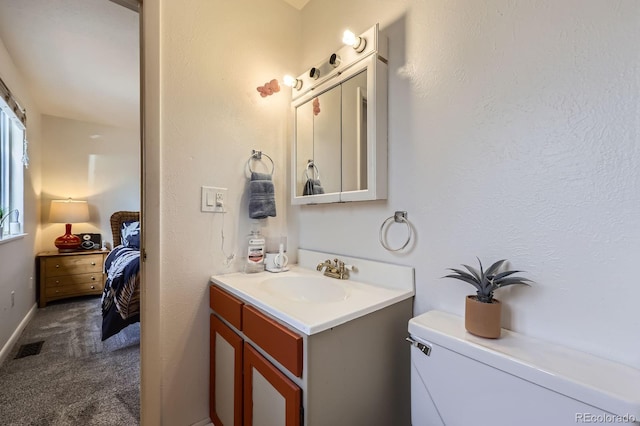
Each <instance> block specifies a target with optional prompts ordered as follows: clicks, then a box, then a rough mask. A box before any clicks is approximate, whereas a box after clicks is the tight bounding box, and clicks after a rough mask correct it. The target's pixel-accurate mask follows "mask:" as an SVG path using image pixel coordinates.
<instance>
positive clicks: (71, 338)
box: [0, 296, 140, 426]
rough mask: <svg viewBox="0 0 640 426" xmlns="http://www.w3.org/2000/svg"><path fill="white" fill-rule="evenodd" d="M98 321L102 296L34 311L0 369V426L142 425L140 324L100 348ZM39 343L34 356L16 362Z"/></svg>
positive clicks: (59, 303) (61, 303)
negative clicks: (20, 354) (20, 352)
mask: <svg viewBox="0 0 640 426" xmlns="http://www.w3.org/2000/svg"><path fill="white" fill-rule="evenodd" d="M101 319H102V317H101V313H100V297H99V296H98V297H85V298H76V299H70V300H68V301H60V302H54V303H52V304H50V305H48V306H47V307H46V308H44V309H38V311H37V313H36V315H35V316H34V318H33V319H32V320H31V322H30V323H29V324H28V325H27V327H26V328H25V330H24V331H23V332H22V335H21V336H20V339H19V340H18V342H17V344H16V345H15V347H14V348H13V350H12V352H11V353H10V354H9V356H8V357H7V358H6V360H5V361H4V363H3V364H2V366H0V424H2V425H3V426H4V425H14V426H17V425H21V426H22V425H33V426H36V425H37V426H49V425H50V426H58V425H61V426H62V425H64V426H72V425H115V426H121V425H122V426H129V425H137V424H139V423H140V414H139V413H140V396H139V388H140V324H133V325H130V326H129V327H127V328H125V329H124V330H122V331H121V332H120V333H118V334H117V335H115V336H113V337H111V338H110V339H107V340H106V341H105V342H101V341H100V328H101ZM38 341H44V343H43V345H42V349H41V351H40V353H39V354H37V355H31V356H26V357H24V358H19V359H14V358H15V356H16V354H17V353H18V350H19V348H20V347H21V346H22V345H24V344H29V343H33V342H38Z"/></svg>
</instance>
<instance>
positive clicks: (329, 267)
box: [316, 258, 353, 280]
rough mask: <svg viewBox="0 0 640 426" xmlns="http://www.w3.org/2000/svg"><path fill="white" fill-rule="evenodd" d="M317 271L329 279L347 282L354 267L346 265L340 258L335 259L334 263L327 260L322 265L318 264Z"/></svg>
mask: <svg viewBox="0 0 640 426" xmlns="http://www.w3.org/2000/svg"><path fill="white" fill-rule="evenodd" d="M316 270H318V271H320V272H322V273H323V274H324V275H325V276H327V277H331V278H337V279H339V280H346V279H348V278H349V271H353V265H346V264H345V263H344V262H343V261H341V260H340V259H338V258H335V259H333V262H332V261H331V260H330V259H327V260H325V261H324V262H322V263H318V266H316Z"/></svg>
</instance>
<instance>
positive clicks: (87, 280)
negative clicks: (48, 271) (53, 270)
mask: <svg viewBox="0 0 640 426" xmlns="http://www.w3.org/2000/svg"><path fill="white" fill-rule="evenodd" d="M103 280H104V275H102V273H96V272H93V273H90V274H76V275H64V276H63V275H59V276H55V277H50V278H47V279H46V281H45V286H46V287H47V288H48V287H59V286H63V285H75V284H96V283H97V284H101V283H102V281H103Z"/></svg>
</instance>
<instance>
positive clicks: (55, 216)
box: [49, 198, 89, 223]
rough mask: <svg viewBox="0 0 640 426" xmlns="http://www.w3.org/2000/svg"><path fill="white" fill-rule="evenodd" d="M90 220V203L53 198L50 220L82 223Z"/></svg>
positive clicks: (53, 221)
mask: <svg viewBox="0 0 640 426" xmlns="http://www.w3.org/2000/svg"><path fill="white" fill-rule="evenodd" d="M88 221H89V204H87V202H86V201H76V200H72V199H71V198H69V199H67V200H51V210H50V211H49V222H52V223H81V222H88Z"/></svg>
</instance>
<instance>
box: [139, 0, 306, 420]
mask: <svg viewBox="0 0 640 426" xmlns="http://www.w3.org/2000/svg"><path fill="white" fill-rule="evenodd" d="M147 12H148V13H149V14H148V15H147ZM145 19H148V20H149V22H147V23H146V24H145V31H146V33H145V45H146V47H148V48H149V50H147V51H146V55H147V56H146V60H147V61H148V63H147V66H149V64H152V65H151V66H152V67H151V68H148V69H147V74H146V75H147V77H149V80H148V81H147V97H146V101H147V105H146V106H147V108H148V109H147V114H148V115H147V120H148V121H147V124H148V126H149V127H148V128H149V130H150V132H149V133H148V138H147V140H146V146H145V152H146V160H147V161H146V166H145V170H144V175H145V178H146V179H147V181H146V184H145V204H144V208H145V212H147V213H146V214H147V216H146V220H147V221H148V222H147V224H148V225H145V230H146V231H145V232H146V233H148V234H149V235H147V236H145V237H144V238H145V239H146V241H147V247H148V251H147V254H148V258H147V262H146V264H145V266H144V268H145V272H146V275H145V276H146V277H147V279H145V286H146V288H145V290H144V291H145V294H144V296H143V298H144V299H143V304H144V303H147V305H146V307H143V309H144V310H145V312H144V313H143V345H142V350H143V353H142V357H143V364H142V368H143V370H142V380H143V392H144V390H145V389H146V390H148V392H149V393H147V394H144V393H143V396H144V398H145V401H143V404H144V405H143V415H144V416H145V418H144V420H145V421H149V422H150V423H149V424H152V423H153V424H157V423H160V422H161V424H164V425H188V424H193V423H196V422H199V421H202V420H204V419H208V415H209V411H208V409H209V408H208V407H209V400H208V391H209V375H208V372H209V307H208V300H209V299H208V280H209V277H210V276H211V275H213V274H217V273H223V272H225V271H234V270H238V269H239V268H240V265H239V264H238V263H235V264H233V265H231V266H230V267H229V268H226V267H225V266H224V265H223V258H224V257H223V255H222V251H221V229H222V219H223V217H222V215H214V214H211V213H201V212H200V186H202V185H208V186H219V187H225V188H228V189H229V194H228V199H227V201H226V206H227V208H228V211H229V213H228V214H226V215H225V218H224V232H225V236H226V240H225V251H226V252H227V253H231V252H236V253H237V254H238V255H240V248H241V246H242V243H243V242H244V235H246V234H248V232H249V224H250V222H249V217H248V210H247V197H246V192H245V191H246V188H245V187H246V183H247V175H246V174H245V173H246V168H245V167H246V162H247V159H248V158H249V155H250V153H251V150H252V149H259V150H263V151H264V152H266V153H268V155H270V156H271V157H272V158H273V160H274V162H275V164H276V170H275V177H274V179H275V183H276V186H277V192H276V200H277V209H278V216H277V217H276V218H269V219H267V220H266V222H267V224H266V228H267V229H266V231H267V232H268V233H269V234H270V235H279V234H280V233H281V232H283V230H284V229H285V228H286V227H285V225H284V223H285V214H286V204H287V200H288V196H287V194H285V192H284V188H285V182H288V179H287V176H286V172H287V167H288V151H287V149H286V146H287V144H286V142H287V133H288V132H289V128H288V118H289V101H290V91H289V89H285V88H283V90H282V91H281V92H280V93H277V94H275V95H272V96H269V97H267V98H261V97H260V96H259V93H258V92H257V91H256V87H257V86H261V85H263V84H264V83H265V82H267V81H269V80H271V79H272V78H281V77H282V76H283V75H284V74H285V73H286V72H291V71H290V70H291V69H292V68H294V66H293V65H294V63H295V62H294V61H293V58H294V57H295V55H296V53H295V52H296V51H297V47H298V46H297V43H298V41H297V37H296V36H297V34H298V33H299V25H300V20H299V12H298V11H296V10H295V9H294V8H292V7H291V6H289V5H287V4H286V3H284V2H282V1H281V0H263V1H260V2H256V1H252V0H240V1H234V2H211V1H207V0H190V1H187V2H169V1H166V2H161V3H160V5H159V6H157V5H156V4H151V3H150V4H145ZM156 61H158V62H156ZM155 65H157V66H158V67H159V69H155V68H153V66H155ZM155 126H158V129H159V132H156V130H155ZM258 169H259V168H258ZM148 278H151V279H148ZM145 300H146V301H147V302H145ZM149 301H151V303H154V302H157V303H158V304H159V307H158V306H155V305H154V306H151V305H150V304H149V303H150V302H149ZM145 320H147V322H144V321H145ZM156 324H159V325H156ZM147 330H149V332H150V333H153V335H152V334H148V335H146V336H147V337H145V332H146V331H147ZM154 337H156V338H157V340H154ZM145 339H146V340H145ZM150 350H154V352H153V353H152V352H149V351H150ZM155 350H157V352H155ZM158 377H159V378H158ZM158 382H159V383H158ZM157 386H160V387H161V391H160V395H158V394H157V393H156V392H157ZM158 404H159V405H158ZM158 411H160V412H159V413H158Z"/></svg>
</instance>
